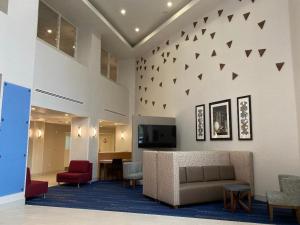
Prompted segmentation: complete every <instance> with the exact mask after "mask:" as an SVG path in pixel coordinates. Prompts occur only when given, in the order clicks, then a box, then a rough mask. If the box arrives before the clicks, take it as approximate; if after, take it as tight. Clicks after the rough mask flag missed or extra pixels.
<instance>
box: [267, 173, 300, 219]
mask: <svg viewBox="0 0 300 225" xmlns="http://www.w3.org/2000/svg"><path fill="white" fill-rule="evenodd" d="M278 180H279V186H280V192H276V191H272V192H268V193H267V201H268V208H269V215H270V220H271V221H273V208H288V209H293V210H294V211H295V214H296V216H297V221H298V223H299V224H300V177H298V176H293V175H279V176H278Z"/></svg>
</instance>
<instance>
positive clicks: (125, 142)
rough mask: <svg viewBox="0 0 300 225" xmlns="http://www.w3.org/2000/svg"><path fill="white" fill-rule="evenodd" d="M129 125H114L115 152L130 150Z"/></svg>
mask: <svg viewBox="0 0 300 225" xmlns="http://www.w3.org/2000/svg"><path fill="white" fill-rule="evenodd" d="M131 134H132V132H131V126H129V125H128V126H116V152H131V151H132V143H131V138H132V137H131V136H132V135H131Z"/></svg>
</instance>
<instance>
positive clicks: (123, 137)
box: [121, 132, 125, 140]
mask: <svg viewBox="0 0 300 225" xmlns="http://www.w3.org/2000/svg"><path fill="white" fill-rule="evenodd" d="M121 140H125V134H124V132H121Z"/></svg>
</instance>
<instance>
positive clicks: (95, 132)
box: [92, 127, 97, 137]
mask: <svg viewBox="0 0 300 225" xmlns="http://www.w3.org/2000/svg"><path fill="white" fill-rule="evenodd" d="M96 136H97V129H96V128H95V127H93V128H92V137H96Z"/></svg>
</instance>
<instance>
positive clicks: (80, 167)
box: [69, 160, 90, 173]
mask: <svg viewBox="0 0 300 225" xmlns="http://www.w3.org/2000/svg"><path fill="white" fill-rule="evenodd" d="M89 169H90V162H89V161H87V160H72V161H71V162H70V165H69V172H71V173H89Z"/></svg>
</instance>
